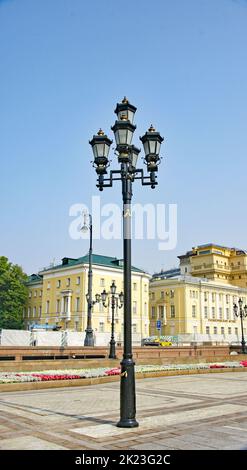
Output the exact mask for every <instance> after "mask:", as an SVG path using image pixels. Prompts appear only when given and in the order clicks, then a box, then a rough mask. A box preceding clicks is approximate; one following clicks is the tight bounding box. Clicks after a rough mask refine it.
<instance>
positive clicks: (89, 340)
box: [81, 214, 100, 346]
mask: <svg viewBox="0 0 247 470" xmlns="http://www.w3.org/2000/svg"><path fill="white" fill-rule="evenodd" d="M88 218H89V221H88V223H87V215H86V214H84V224H83V226H82V227H81V231H82V232H83V233H86V232H87V231H88V230H89V232H90V244H89V252H88V263H89V267H88V292H87V294H86V299H87V328H86V330H85V333H86V336H85V340H84V346H94V338H93V328H92V309H93V306H94V304H96V303H97V302H99V301H100V295H99V294H96V295H95V300H93V299H92V287H93V270H92V255H93V224H92V216H91V214H88Z"/></svg>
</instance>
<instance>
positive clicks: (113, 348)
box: [109, 339, 117, 359]
mask: <svg viewBox="0 0 247 470" xmlns="http://www.w3.org/2000/svg"><path fill="white" fill-rule="evenodd" d="M109 359H117V356H116V341H115V340H114V339H111V341H110V353H109Z"/></svg>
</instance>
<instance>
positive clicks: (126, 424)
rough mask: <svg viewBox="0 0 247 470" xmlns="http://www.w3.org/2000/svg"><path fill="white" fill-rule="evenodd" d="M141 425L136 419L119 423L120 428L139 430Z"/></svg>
mask: <svg viewBox="0 0 247 470" xmlns="http://www.w3.org/2000/svg"><path fill="white" fill-rule="evenodd" d="M138 426H139V423H138V422H137V421H136V420H135V419H120V421H119V422H118V423H117V427H118V428H138Z"/></svg>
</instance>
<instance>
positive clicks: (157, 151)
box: [156, 141, 160, 155]
mask: <svg viewBox="0 0 247 470" xmlns="http://www.w3.org/2000/svg"><path fill="white" fill-rule="evenodd" d="M159 153H160V142H158V141H157V142H156V154H157V155H159Z"/></svg>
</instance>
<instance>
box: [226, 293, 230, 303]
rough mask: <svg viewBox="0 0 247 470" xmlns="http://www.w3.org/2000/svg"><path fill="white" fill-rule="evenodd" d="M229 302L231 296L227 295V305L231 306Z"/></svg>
mask: <svg viewBox="0 0 247 470" xmlns="http://www.w3.org/2000/svg"><path fill="white" fill-rule="evenodd" d="M229 300H230V295H229V294H227V295H226V303H227V304H229Z"/></svg>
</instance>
